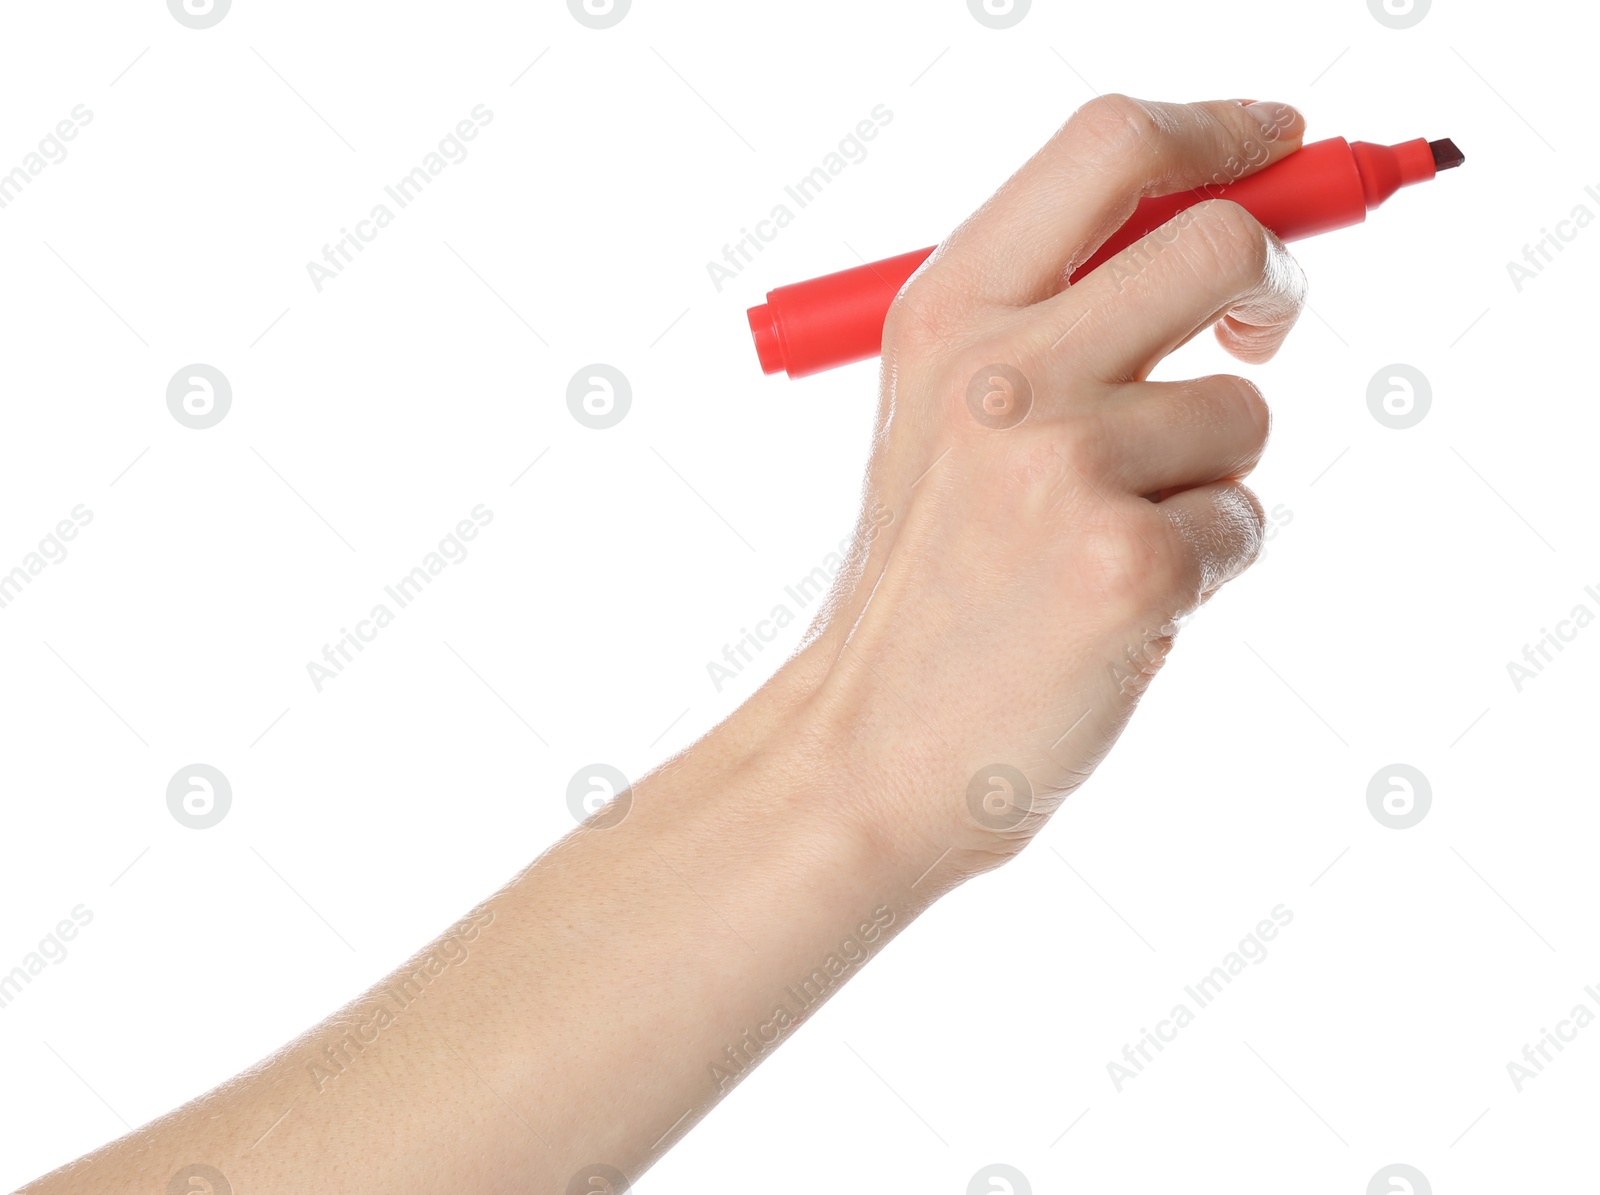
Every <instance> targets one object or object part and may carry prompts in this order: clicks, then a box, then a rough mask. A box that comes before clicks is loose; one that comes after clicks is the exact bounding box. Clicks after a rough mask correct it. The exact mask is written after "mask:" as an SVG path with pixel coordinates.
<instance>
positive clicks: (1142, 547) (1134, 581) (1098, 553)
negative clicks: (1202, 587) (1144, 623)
mask: <svg viewBox="0 0 1600 1195" xmlns="http://www.w3.org/2000/svg"><path fill="white" fill-rule="evenodd" d="M1151 510H1152V511H1153V510H1154V508H1153V507H1152V508H1151ZM1165 522H1166V521H1165V519H1160V520H1153V519H1148V518H1145V519H1141V518H1139V517H1138V512H1128V513H1127V514H1126V515H1117V514H1114V513H1112V512H1108V513H1107V515H1106V517H1105V518H1104V519H1102V520H1101V521H1100V522H1099V524H1098V526H1097V527H1096V528H1095V529H1094V531H1093V532H1092V533H1091V534H1090V535H1088V536H1086V537H1085V539H1084V543H1085V545H1086V546H1085V554H1084V558H1083V559H1082V560H1081V561H1080V562H1077V563H1079V564H1080V565H1081V569H1082V572H1081V575H1082V576H1083V577H1084V578H1085V580H1086V581H1087V582H1088V583H1089V584H1090V585H1091V586H1092V587H1093V590H1094V593H1095V597H1096V598H1097V599H1098V600H1099V601H1102V602H1105V603H1106V604H1107V605H1108V606H1109V607H1110V608H1111V609H1113V610H1118V611H1121V612H1122V613H1123V614H1124V615H1125V616H1127V617H1130V618H1133V619H1135V620H1139V619H1143V618H1144V617H1146V616H1148V615H1149V614H1151V613H1155V612H1162V611H1165V610H1166V607H1167V606H1168V605H1170V604H1171V599H1172V595H1173V594H1174V593H1175V592H1177V591H1179V590H1181V589H1182V588H1183V586H1184V583H1185V574H1186V572H1187V567H1186V565H1185V563H1184V558H1183V553H1182V552H1181V551H1180V549H1179V545H1178V544H1177V543H1176V542H1175V541H1174V537H1173V536H1172V535H1171V533H1170V531H1169V530H1168V529H1167V527H1166V526H1165V525H1164V524H1165Z"/></svg>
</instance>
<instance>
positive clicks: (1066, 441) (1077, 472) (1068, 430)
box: [1054, 415, 1121, 480]
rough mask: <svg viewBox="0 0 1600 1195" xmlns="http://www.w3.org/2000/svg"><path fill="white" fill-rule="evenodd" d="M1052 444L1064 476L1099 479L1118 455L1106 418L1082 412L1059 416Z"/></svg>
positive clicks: (1109, 469)
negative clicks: (1059, 459)
mask: <svg viewBox="0 0 1600 1195" xmlns="http://www.w3.org/2000/svg"><path fill="white" fill-rule="evenodd" d="M1054 438H1055V441H1056V442H1055V444H1054V447H1055V449H1056V451H1057V452H1058V453H1059V454H1060V456H1061V463H1062V465H1063V466H1064V467H1065V471H1066V473H1067V476H1068V477H1072V478H1080V479H1083V480H1093V479H1097V478H1103V477H1105V476H1107V474H1108V473H1109V472H1110V471H1111V469H1112V466H1113V465H1114V464H1116V463H1117V461H1118V459H1119V456H1120V455H1121V454H1119V453H1118V452H1117V451H1116V446H1115V445H1114V444H1113V443H1112V441H1111V431H1110V428H1109V427H1108V425H1107V421H1106V420H1104V419H1099V418H1091V417H1089V416H1086V415H1078V416H1066V417H1064V418H1063V422H1062V431H1061V432H1060V433H1058V435H1057V436H1056V437H1054Z"/></svg>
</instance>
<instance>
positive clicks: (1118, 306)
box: [791, 96, 1305, 888]
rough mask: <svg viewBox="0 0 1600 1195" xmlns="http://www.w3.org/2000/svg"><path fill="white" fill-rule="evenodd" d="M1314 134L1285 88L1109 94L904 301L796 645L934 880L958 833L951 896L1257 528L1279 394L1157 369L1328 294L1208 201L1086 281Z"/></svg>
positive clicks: (1243, 552)
mask: <svg viewBox="0 0 1600 1195" xmlns="http://www.w3.org/2000/svg"><path fill="white" fill-rule="evenodd" d="M1303 129H1304V124H1303V121H1302V120H1301V117H1300V115H1299V114H1298V113H1297V112H1296V111H1295V110H1294V109H1292V108H1289V107H1287V106H1286V105H1282V104H1261V103H1256V104H1249V105H1246V104H1244V103H1241V102H1238V101H1220V102H1214V103H1205V104H1192V105H1181V104H1153V103H1146V102H1143V101H1139V100H1133V99H1129V98H1126V97H1123V96H1105V97H1102V98H1100V99H1098V100H1096V101H1094V102H1092V103H1090V104H1088V105H1086V106H1085V107H1084V108H1082V109H1081V110H1079V111H1078V113H1077V114H1075V115H1074V116H1073V117H1072V118H1071V119H1070V120H1069V121H1068V122H1067V123H1066V125H1065V126H1064V127H1063V128H1062V129H1061V130H1060V132H1059V133H1057V134H1056V136H1055V137H1054V138H1053V139H1052V140H1051V141H1050V143H1049V144H1048V145H1046V146H1045V147H1044V149H1043V150H1041V151H1040V152H1039V153H1038V154H1037V155H1035V157H1034V158H1033V159H1032V160H1031V161H1029V162H1028V163H1027V165H1025V166H1024V167H1023V168H1022V169H1021V170H1020V171H1019V172H1018V173H1017V174H1016V176H1015V177H1013V178H1012V179H1011V181H1010V182H1008V183H1007V184H1006V185H1005V186H1004V187H1002V188H1001V189H1000V191H999V192H998V193H997V194H996V195H995V196H994V198H993V199H991V200H990V201H989V202H988V203H987V204H985V205H984V207H983V208H982V209H981V210H980V211H979V212H977V214H975V215H974V216H973V217H972V218H971V219H970V220H968V221H967V222H966V223H965V224H964V225H962V227H961V228H960V229H959V230H957V232H956V233H955V234H954V235H953V236H951V237H950V238H949V239H948V240H947V241H946V242H945V243H944V244H943V245H942V246H941V247H940V249H939V251H938V252H937V253H936V254H935V255H934V256H933V258H932V259H931V260H930V262H929V263H928V264H927V265H926V266H925V267H924V268H923V269H922V270H921V271H920V272H919V273H918V274H917V275H916V276H915V277H914V278H913V279H912V280H911V281H910V282H909V283H908V284H907V285H906V287H905V289H904V290H903V291H902V293H901V294H900V296H899V297H898V298H897V299H896V301H895V303H894V306H893V308H892V310H891V311H890V315H889V321H888V324H887V326H886V328H885V332H884V351H883V373H882V398H881V406H880V412H879V419H878V429H877V431H878V434H877V442H876V449H875V451H874V453H873V457H872V462H871V466H870V471H869V474H868V479H867V485H866V502H865V506H864V509H863V514H862V518H861V523H860V527H859V531H858V537H857V541H856V546H855V550H854V553H853V556H852V560H851V563H850V566H849V567H848V568H847V569H846V570H845V571H844V572H843V573H841V575H840V579H839V582H838V584H837V587H836V589H835V591H834V593H833V595H832V601H831V605H830V606H829V608H828V609H827V610H826V611H825V613H824V614H823V616H822V618H821V619H820V621H819V623H818V624H817V625H816V626H815V627H814V628H813V631H812V634H813V636H814V638H813V640H812V641H811V642H810V643H809V644H808V646H807V648H806V650H805V651H804V652H803V653H801V655H800V656H799V657H797V658H796V659H795V660H794V661H792V662H791V665H792V667H793V668H795V669H798V670H800V671H801V672H803V673H806V674H809V675H810V676H811V677H812V686H811V691H812V692H813V696H812V698H811V701H810V704H811V706H812V708H813V709H814V710H815V711H816V712H817V713H818V714H819V715H820V717H821V719H822V720H823V723H824V724H826V726H827V727H828V730H827V732H826V735H825V737H826V738H828V739H829V740H831V741H836V742H839V743H842V744H844V746H843V747H842V751H843V753H844V755H845V758H847V759H849V760H850V761H851V772H852V786H851V787H852V797H851V805H852V809H853V810H855V811H856V812H858V813H860V814H861V816H863V817H864V818H866V819H868V821H869V822H870V823H871V828H872V830H873V831H874V832H876V833H879V834H880V835H888V836H889V837H891V838H893V839H894V840H895V842H894V848H895V849H896V850H897V851H904V852H907V853H906V858H905V861H906V863H907V865H908V866H909V867H911V868H912V869H913V870H915V869H916V868H917V867H921V866H928V867H931V866H933V865H934V863H935V861H936V860H938V859H940V857H941V856H942V855H943V854H944V853H945V852H947V851H949V852H951V857H950V858H949V859H947V860H944V861H943V862H942V864H941V865H940V867H939V868H938V874H939V876H940V877H941V880H940V882H939V883H938V884H937V886H938V887H941V888H943V887H948V886H949V885H950V884H953V883H955V882H957V881H959V879H960V878H961V877H963V876H964V875H967V874H971V873H972V872H973V871H975V870H981V869H982V868H984V867H985V866H989V865H992V864H993V863H995V862H998V861H1000V860H1001V859H1003V858H1005V857H1007V856H1009V855H1010V854H1012V853H1014V852H1015V851H1016V850H1018V849H1020V847H1021V846H1022V845H1023V844H1024V843H1025V842H1026V841H1027V840H1028V839H1029V838H1030V837H1031V836H1032V834H1033V833H1034V832H1035V831H1036V830H1037V829H1038V828H1039V826H1040V825H1041V824H1042V823H1043V821H1044V819H1045V818H1046V817H1047V816H1048V815H1049V814H1050V812H1051V811H1052V810H1053V809H1054V808H1055V807H1056V806H1057V805H1058V804H1059V803H1060V801H1061V800H1062V799H1063V798H1064V797H1065V796H1066V795H1067V794H1068V793H1070V792H1071V791H1072V790H1073V789H1074V788H1076V787H1077V786H1078V785H1079V784H1081V783H1082V782H1083V780H1084V779H1085V778H1086V777H1087V776H1088V775H1089V773H1090V772H1091V771H1092V770H1093V769H1094V767H1095V765H1096V764H1098V763H1099V761H1100V760H1101V759H1102V758H1103V757H1104V756H1105V754H1106V752H1107V751H1108V750H1109V749H1110V747H1111V745H1112V744H1113V743H1114V742H1115V740H1116V738H1117V736H1118V734H1119V733H1120V732H1121V730H1122V727H1123V726H1124V725H1125V724H1126V722H1127V720H1128V717H1129V714H1130V713H1131V711H1132V709H1133V706H1134V704H1135V703H1136V702H1137V701H1138V699H1139V696H1140V694H1141V693H1142V692H1143V691H1144V688H1145V687H1146V685H1148V683H1149V681H1150V679H1151V677H1152V676H1154V674H1155V672H1156V671H1157V669H1158V668H1159V667H1160V665H1161V662H1162V660H1163V658H1164V657H1165V655H1166V653H1167V651H1168V649H1169V647H1170V645H1171V642H1172V635H1173V632H1174V630H1175V626H1174V622H1175V620H1176V619H1179V618H1181V617H1182V616H1183V615H1185V614H1187V613H1188V612H1190V611H1191V610H1193V609H1194V608H1195V607H1196V606H1197V605H1199V604H1200V603H1201V602H1203V601H1205V600H1206V599H1207V598H1208V597H1209V596H1210V595H1211V594H1212V593H1214V592H1215V591H1216V590H1217V589H1218V588H1219V587H1220V586H1222V585H1223V584H1224V583H1226V582H1227V581H1229V580H1230V579H1232V578H1233V577H1236V576H1238V575H1239V573H1240V572H1242V571H1243V570H1244V569H1245V568H1247V567H1248V566H1249V565H1250V564H1251V562H1252V561H1254V560H1255V558H1256V555H1257V554H1258V552H1259V551H1260V548H1261V542H1262V539H1261V536H1262V512H1261V507H1260V504H1259V503H1258V502H1257V501H1256V499H1255V496H1254V495H1253V494H1252V493H1251V492H1250V491H1249V490H1248V489H1246V488H1245V487H1244V486H1243V485H1242V484H1241V483H1240V480H1239V479H1240V478H1241V477H1243V476H1245V475H1246V474H1247V473H1249V472H1250V470H1251V468H1252V467H1253V466H1254V465H1255V463H1256V461H1257V460H1258V459H1259V457H1260V455H1261V451H1262V447H1263V445H1264V444H1265V442H1266V439H1267V428H1268V422H1269V420H1268V412H1267V406H1266V403H1265V402H1264V401H1263V399H1262V396H1261V393H1260V392H1259V391H1258V390H1257V389H1256V387H1255V386H1254V385H1252V384H1251V383H1250V382H1248V381H1246V380H1244V379H1243V378H1239V377H1232V376H1226V375H1219V376H1213V377H1206V378H1199V379H1195V380H1192V381H1183V382H1151V381H1147V380H1146V378H1147V377H1148V375H1149V373H1150V371H1151V370H1152V369H1153V368H1154V367H1155V365H1156V364H1157V362H1159V361H1160V360H1161V359H1162V358H1163V357H1165V356H1166V355H1167V354H1168V353H1170V352H1172V351H1173V349H1175V348H1177V347H1178V346H1179V345H1181V344H1183V343H1184V342H1186V341H1187V340H1189V339H1190V338H1191V337H1192V336H1194V335H1195V334H1196V333H1198V332H1199V331H1201V330H1203V329H1204V328H1206V327H1208V326H1210V325H1212V324H1216V335H1217V338H1218V339H1219V341H1220V342H1221V343H1222V345H1223V347H1224V348H1226V349H1227V350H1228V351H1229V352H1230V353H1232V354H1233V355H1234V356H1235V357H1238V358H1239V359H1241V360H1244V361H1251V362H1255V361H1264V360H1266V359H1267V358H1269V357H1271V356H1272V355H1273V353H1274V352H1276V350H1277V348H1278V346H1279V345H1280V344H1281V343H1282V342H1283V339H1284V337H1285V336H1286V335H1287V334H1288V331H1289V329H1290V327H1292V326H1293V324H1294V322H1295V319H1296V318H1297V317H1298V315H1299V313H1300V309H1301V306H1302V305H1303V301H1304V295H1305V280H1304V276H1303V275H1302V273H1301V271H1300V269H1299V267H1298V266H1297V265H1296V264H1295V262H1294V261H1293V259H1292V258H1291V257H1290V256H1289V254H1288V252H1287V251H1286V250H1285V249H1284V247H1283V245H1282V243H1281V242H1280V241H1279V240H1278V239H1277V238H1276V237H1275V236H1273V235H1272V234H1271V233H1270V232H1268V231H1266V230H1265V229H1263V228H1262V227H1261V225H1260V224H1259V223H1257V222H1256V220H1255V219H1254V217H1252V216H1251V215H1250V214H1249V213H1248V212H1246V211H1245V210H1244V209H1243V208H1242V207H1239V206H1238V205H1237V204H1233V203H1229V202H1226V201H1220V200H1218V201H1210V202H1206V203H1202V204H1199V205H1197V206H1195V207H1193V208H1191V209H1189V210H1188V211H1187V212H1185V213H1183V214H1181V215H1180V216H1178V217H1176V218H1175V219H1174V220H1173V221H1172V222H1171V223H1170V224H1169V225H1167V226H1166V227H1165V228H1163V229H1161V230H1158V231H1157V232H1156V233H1153V234H1151V236H1149V237H1147V238H1145V240H1143V241H1141V242H1139V243H1136V244H1135V245H1133V246H1130V247H1129V248H1128V249H1127V250H1125V251H1124V252H1123V253H1122V254H1120V255H1118V256H1117V257H1115V258H1112V259H1111V260H1110V261H1108V262H1107V263H1106V264H1105V265H1103V266H1101V267H1100V268H1099V269H1097V270H1095V271H1094V272H1092V273H1090V274H1088V275H1086V276H1085V277H1084V278H1083V279H1081V280H1080V281H1079V282H1077V283H1076V284H1073V285H1071V286H1067V285H1066V281H1065V280H1066V279H1067V278H1068V277H1069V276H1070V275H1071V274H1072V273H1073V271H1074V270H1075V269H1076V267H1077V266H1078V265H1079V264H1080V263H1082V262H1083V261H1085V260H1086V259H1087V258H1089V257H1090V256H1091V255H1092V254H1093V252H1094V251H1095V249H1096V248H1097V247H1098V246H1099V244H1100V243H1101V242H1102V241H1103V240H1104V239H1105V238H1106V237H1107V236H1109V234H1110V233H1112V232H1113V231H1114V230H1115V229H1117V228H1118V227H1119V226H1120V225H1121V224H1122V223H1123V222H1124V221H1125V220H1126V219H1127V218H1128V216H1129V215H1130V214H1131V213H1132V211H1133V208H1134V205H1135V203H1136V202H1137V201H1138V200H1139V199H1140V198H1141V197H1143V196H1146V195H1155V194H1168V193H1171V192H1175V191H1180V190H1187V189H1190V188H1192V187H1197V186H1201V185H1203V184H1205V183H1207V182H1212V181H1231V179H1232V178H1233V177H1238V176H1239V175H1240V174H1243V173H1248V172H1249V171H1250V170H1253V169H1256V168H1259V167H1261V166H1265V165H1267V164H1269V163H1270V162H1273V161H1276V160H1277V159H1278V158H1281V157H1283V156H1284V155H1285V154H1287V153H1289V152H1291V151H1293V150H1295V149H1297V148H1298V147H1299V144H1300V139H1301V135H1302V133H1303ZM1219 321H1220V322H1219ZM890 827H892V829H890Z"/></svg>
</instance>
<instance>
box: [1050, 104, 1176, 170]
mask: <svg viewBox="0 0 1600 1195" xmlns="http://www.w3.org/2000/svg"><path fill="white" fill-rule="evenodd" d="M1066 132H1067V134H1068V138H1069V140H1072V141H1077V140H1078V139H1080V138H1081V139H1082V140H1084V141H1087V142H1088V148H1089V149H1090V150H1091V151H1092V152H1093V153H1095V154H1096V155H1099V156H1103V157H1105V158H1107V159H1108V160H1111V161H1125V160H1127V159H1129V158H1133V159H1135V160H1141V161H1142V160H1143V159H1145V158H1147V157H1148V156H1149V155H1150V153H1151V151H1152V149H1153V147H1154V145H1155V143H1156V140H1157V139H1158V138H1159V137H1160V135H1161V129H1160V126H1159V124H1158V123H1157V121H1156V119H1155V116H1154V115H1153V114H1152V113H1151V111H1150V109H1149V108H1148V107H1147V106H1146V105H1145V104H1144V103H1143V102H1142V101H1140V100H1136V99H1134V98H1133V97H1132V96H1126V95H1120V94H1110V95H1099V96H1096V97H1095V98H1094V99H1092V100H1090V101H1089V102H1088V103H1086V104H1084V105H1083V106H1082V107H1081V108H1079V109H1078V110H1077V111H1076V112H1074V113H1073V114H1072V117H1071V119H1070V120H1068V121H1067V125H1066Z"/></svg>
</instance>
